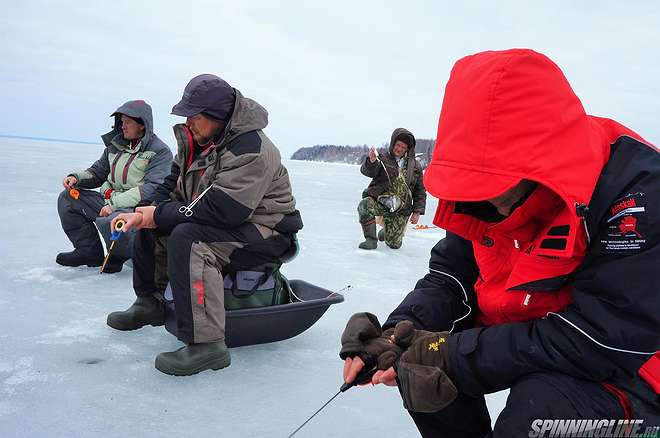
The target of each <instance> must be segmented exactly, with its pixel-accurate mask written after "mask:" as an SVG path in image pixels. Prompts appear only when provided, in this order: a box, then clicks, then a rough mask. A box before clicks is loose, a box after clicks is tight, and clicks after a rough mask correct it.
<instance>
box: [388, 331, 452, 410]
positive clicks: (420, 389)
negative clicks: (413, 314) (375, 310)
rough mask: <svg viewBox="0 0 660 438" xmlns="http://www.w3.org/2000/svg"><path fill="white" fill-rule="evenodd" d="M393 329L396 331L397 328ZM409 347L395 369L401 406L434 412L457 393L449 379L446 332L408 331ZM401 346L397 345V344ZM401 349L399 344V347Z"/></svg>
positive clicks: (448, 402) (447, 403)
mask: <svg viewBox="0 0 660 438" xmlns="http://www.w3.org/2000/svg"><path fill="white" fill-rule="evenodd" d="M400 324H403V322H401V323H399V324H397V326H396V327H395V336H396V331H397V329H399V325H400ZM406 330H407V333H408V337H407V338H406V340H410V341H411V344H410V346H409V347H408V349H407V350H406V351H405V352H404V353H403V354H402V355H401V358H400V359H399V361H398V363H397V366H396V372H397V379H398V383H399V391H400V392H401V398H402V399H403V405H404V407H405V408H406V409H407V410H409V411H413V412H437V411H439V410H442V409H444V408H445V407H447V405H449V404H450V403H451V402H453V401H454V400H455V399H456V396H457V395H458V390H457V389H456V386H455V385H454V383H453V382H452V381H451V379H450V378H449V376H448V375H447V374H448V369H449V351H448V349H447V341H448V338H449V336H450V335H449V333H448V332H440V333H431V332H425V331H422V330H414V329H412V330H413V331H412V332H410V329H409V328H407V329H406ZM400 344H401V342H400ZM402 347H403V345H402Z"/></svg>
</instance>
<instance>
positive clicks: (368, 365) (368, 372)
mask: <svg viewBox="0 0 660 438" xmlns="http://www.w3.org/2000/svg"><path fill="white" fill-rule="evenodd" d="M376 371H378V366H377V364H376V360H375V359H373V358H368V359H367V360H366V361H365V364H364V367H363V368H362V370H361V371H360V372H359V373H358V375H357V376H356V377H355V379H353V381H352V382H351V383H344V384H343V385H341V387H340V388H339V391H337V394H335V395H333V396H332V398H330V400H328V401H327V402H325V403H324V404H323V406H321V407H320V408H319V409H318V410H317V411H316V412H314V413H313V414H312V416H311V417H309V418H308V419H307V421H305V422H304V423H303V424H301V425H300V426H299V427H298V428H297V429H296V430H294V431H293V433H292V434H291V435H289V436H288V437H287V438H291V437H292V436H294V435H295V434H296V433H297V432H298V431H299V430H300V429H302V428H303V427H304V426H305V424H307V423H309V422H310V420H311V419H312V418H314V417H315V416H316V414H318V413H319V412H321V411H322V410H323V408H325V407H326V406H328V405H329V404H330V402H332V401H333V400H334V399H335V398H337V396H338V395H339V394H341V393H342V392H346V391H348V390H349V389H351V388H352V387H354V386H357V385H362V384H365V383H369V382H370V381H371V378H372V377H373V376H374V374H375V373H376Z"/></svg>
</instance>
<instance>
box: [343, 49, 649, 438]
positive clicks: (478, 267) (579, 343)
mask: <svg viewBox="0 0 660 438" xmlns="http://www.w3.org/2000/svg"><path fill="white" fill-rule="evenodd" d="M437 139H438V140H437V147H436V149H435V151H434V156H433V160H432V162H431V165H430V166H429V168H428V170H427V172H426V174H425V179H424V185H425V187H426V188H427V190H428V191H429V192H430V193H431V194H433V195H434V196H436V197H437V198H438V199H439V204H438V209H437V212H436V215H435V220H434V223H435V224H436V225H438V226H439V227H442V228H444V229H445V230H447V236H446V238H445V239H443V240H442V241H440V242H439V243H438V244H437V245H436V246H435V247H434V248H433V251H432V253H431V260H430V263H429V273H428V274H427V275H426V276H425V277H424V278H422V279H421V280H419V281H418V283H417V285H416V286H415V290H413V291H412V292H411V293H410V294H408V296H407V297H406V298H405V299H404V300H403V302H402V303H401V304H400V305H399V307H398V308H397V309H396V310H394V312H393V313H392V314H391V315H390V316H389V318H388V320H387V321H386V322H385V324H383V326H382V328H381V326H380V324H379V323H378V320H377V318H376V317H375V316H373V315H371V314H366V313H363V314H356V315H354V316H353V317H352V318H351V320H349V323H348V325H347V328H346V331H345V332H344V334H343V336H342V351H341V353H340V356H341V358H342V359H345V367H344V377H345V380H346V381H352V380H353V379H354V378H355V376H356V375H357V373H358V371H359V370H361V369H362V368H363V366H364V363H365V362H367V363H369V364H370V365H371V364H375V366H377V367H378V369H379V371H378V372H376V374H375V375H374V377H373V379H372V382H373V383H385V384H393V385H398V387H399V390H400V392H401V396H402V398H403V401H404V406H405V407H406V408H407V409H408V411H409V412H410V414H411V416H412V417H413V419H414V421H415V423H416V425H417V427H418V428H419V430H420V432H421V433H422V435H423V436H433V437H483V436H485V435H488V434H490V433H492V434H493V435H492V436H496V437H518V436H542V435H541V428H542V427H543V425H545V424H546V423H544V421H545V420H550V419H569V418H582V419H593V420H610V419H631V418H633V419H643V420H645V421H646V423H645V425H646V426H652V425H658V424H660V411H659V404H658V393H659V392H660V354H659V353H658V349H659V347H660V312H659V311H658V309H660V280H659V278H660V277H659V276H658V275H657V273H656V272H657V269H658V267H659V266H660V264H659V260H660V154H658V150H657V149H656V148H655V147H654V146H652V145H650V144H648V143H647V142H645V141H644V140H643V139H642V138H641V137H639V136H638V135H637V134H635V133H634V132H632V131H631V130H629V129H627V128H625V127H624V126H622V125H620V124H618V123H616V122H614V121H612V120H609V119H603V118H598V117H594V116H589V115H587V114H586V113H585V111H584V109H583V107H582V104H581V103H580V101H579V99H578V98H577V96H576V95H575V94H574V93H573V91H572V89H571V88H570V85H569V84H568V82H567V81H566V79H565V77H564V75H563V74H562V72H561V70H560V69H559V68H558V67H557V66H556V65H555V64H554V63H553V62H552V61H551V60H550V59H548V58H547V57H545V56H544V55H541V54H539V53H536V52H534V51H531V50H523V49H513V50H506V51H500V52H483V53H478V54H476V55H473V56H468V57H466V58H463V59H461V60H460V61H458V62H457V63H456V65H455V66H454V69H453V71H452V74H451V77H450V79H449V82H448V84H447V87H446V90H445V97H444V102H443V106H442V112H441V115H440V121H439V126H438V134H437ZM507 388H510V394H509V398H508V400H507V405H506V407H505V409H504V410H503V412H502V413H501V415H500V416H499V418H498V419H497V422H496V423H495V427H494V429H493V430H492V431H491V421H490V418H489V415H488V411H487V409H486V405H485V401H484V397H483V396H484V394H488V393H492V392H495V391H499V390H502V389H507ZM548 424H550V423H548ZM615 426H617V424H615ZM575 427H578V428H579V427H582V428H583V430H582V431H583V432H584V430H586V429H584V428H586V427H588V425H587V424H586V423H579V424H577V423H576V426H575ZM585 433H586V432H585Z"/></svg>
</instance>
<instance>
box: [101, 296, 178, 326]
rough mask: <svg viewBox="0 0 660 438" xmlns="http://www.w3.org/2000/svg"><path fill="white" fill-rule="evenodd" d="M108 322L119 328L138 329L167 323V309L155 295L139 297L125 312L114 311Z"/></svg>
mask: <svg viewBox="0 0 660 438" xmlns="http://www.w3.org/2000/svg"><path fill="white" fill-rule="evenodd" d="M107 323H108V325H109V326H110V327H112V328H113V329H117V330H136V329H139V328H141V327H144V326H145V325H147V324H151V325H152V326H154V327H155V326H159V325H163V324H165V310H164V309H163V307H162V305H161V303H160V301H158V300H157V299H156V298H154V297H137V299H136V300H135V302H134V303H133V304H132V305H131V307H129V308H128V309H126V310H124V311H123V312H112V313H111V314H109V315H108V320H107Z"/></svg>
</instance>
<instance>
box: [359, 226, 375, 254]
mask: <svg viewBox="0 0 660 438" xmlns="http://www.w3.org/2000/svg"><path fill="white" fill-rule="evenodd" d="M362 232H363V233H364V238H365V240H364V242H362V243H360V244H359V245H358V248H360V249H376V248H377V247H378V240H377V239H376V222H371V223H370V224H362Z"/></svg>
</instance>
